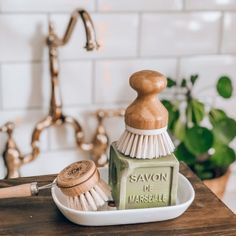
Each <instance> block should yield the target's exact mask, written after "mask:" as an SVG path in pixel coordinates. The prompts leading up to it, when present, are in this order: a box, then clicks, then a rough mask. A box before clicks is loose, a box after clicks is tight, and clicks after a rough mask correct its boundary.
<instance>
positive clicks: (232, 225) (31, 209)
mask: <svg viewBox="0 0 236 236" xmlns="http://www.w3.org/2000/svg"><path fill="white" fill-rule="evenodd" d="M181 172H182V173H183V174H184V175H185V176H186V177H187V178H188V179H189V180H190V182H191V183H192V185H193V187H194V189H195V191H196V197H195V200H194V202H193V204H192V205H191V206H190V208H189V209H188V210H187V211H186V212H185V213H184V214H183V215H182V216H180V217H179V218H177V219H174V220H168V221H163V222H155V223H146V224H136V225H122V226H106V227H86V226H79V225H75V224H73V223H71V222H69V221H68V220H67V219H66V218H65V217H64V216H63V215H62V214H61V213H60V212H59V210H58V209H57V207H56V206H55V204H54V203H53V200H52V197H51V195H50V191H49V190H46V191H43V192H41V193H40V195H39V196H36V197H29V198H24V199H3V200H0V235H129V236H131V235H132V236H133V235H138V236H140V235H149V236H151V235H168V236H169V235H191V236H192V235H201V236H204V235H214V236H217V235H224V236H226V235H236V215H234V214H233V213H232V212H231V211H230V210H229V209H228V208H227V207H226V206H225V205H224V204H223V203H222V202H221V201H220V200H219V199H218V198H217V197H216V196H215V195H214V194H213V193H212V192H211V191H210V190H209V189H208V188H207V187H206V186H205V185H204V184H203V183H202V182H201V181H200V180H199V179H198V178H197V177H196V176H195V175H194V174H193V173H192V172H191V171H190V170H189V168H188V167H187V166H186V165H185V164H182V163H181ZM54 178H55V175H48V176H38V177H27V178H18V179H11V180H1V181H0V187H7V186H12V185H16V184H22V183H27V182H33V181H38V182H39V185H43V184H48V183H49V182H51V181H52V180H53V179H54Z"/></svg>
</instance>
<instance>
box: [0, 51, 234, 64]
mask: <svg viewBox="0 0 236 236" xmlns="http://www.w3.org/2000/svg"><path fill="white" fill-rule="evenodd" d="M180 56H181V57H185V58H190V57H205V56H233V57H235V56H236V53H228V52H225V53H224V52H222V53H220V54H219V53H215V52H213V53H195V54H186V55H175V54H172V55H163V54H162V55H150V56H149V55H144V56H140V57H139V58H138V57H137V56H122V57H120V56H117V57H114V56H113V57H109V56H107V57H103V58H74V59H73V58H72V59H63V58H60V62H73V61H78V62H81V61H91V60H95V61H107V60H113V61H122V60H137V59H143V60H155V59H156V60H162V59H163V60H166V59H173V58H176V57H180ZM0 63H2V64H8V65H12V64H13V65H14V64H37V63H48V60H32V61H1V62H0Z"/></svg>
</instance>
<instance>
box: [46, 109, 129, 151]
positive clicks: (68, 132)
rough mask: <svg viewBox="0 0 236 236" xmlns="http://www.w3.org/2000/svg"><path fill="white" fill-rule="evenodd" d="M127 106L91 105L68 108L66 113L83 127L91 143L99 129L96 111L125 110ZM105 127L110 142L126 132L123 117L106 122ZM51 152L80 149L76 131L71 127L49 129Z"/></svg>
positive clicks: (86, 138) (87, 139) (108, 119)
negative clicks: (76, 139)
mask: <svg viewBox="0 0 236 236" xmlns="http://www.w3.org/2000/svg"><path fill="white" fill-rule="evenodd" d="M125 107H126V105H116V106H115V105H110V106H109V107H108V106H104V105H90V106H86V107H83V108H82V107H80V108H66V109H64V113H65V114H66V115H69V116H72V117H73V118H75V119H76V120H77V121H78V122H79V124H80V125H81V127H82V129H83V132H84V136H85V141H86V142H88V143H90V142H91V141H92V139H93V137H94V135H95V131H96V129H97V125H98V123H97V119H96V117H95V111H97V110H98V109H101V108H103V109H118V108H125ZM104 126H105V129H106V131H107V134H108V136H109V141H110V142H113V141H115V140H117V139H118V137H119V136H120V135H121V133H122V131H123V130H124V121H123V117H112V118H106V119H105V120H104ZM49 139H50V150H61V149H65V148H78V147H77V145H76V143H75V134H74V129H73V127H72V126H70V125H65V126H56V127H53V128H51V129H49Z"/></svg>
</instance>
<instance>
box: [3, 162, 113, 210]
mask: <svg viewBox="0 0 236 236" xmlns="http://www.w3.org/2000/svg"><path fill="white" fill-rule="evenodd" d="M54 185H57V186H58V187H59V188H60V190H61V191H62V192H63V194H64V195H66V197H67V207H69V208H73V209H77V210H83V211H96V210H97V209H98V208H99V207H101V206H103V205H104V204H105V202H106V201H108V200H109V199H110V196H111V190H110V187H109V186H108V185H107V184H106V183H105V182H104V181H103V180H102V179H101V178H100V174H99V171H98V169H97V168H96V165H95V163H94V162H93V161H91V160H83V161H79V162H75V163H73V164H71V165H69V166H68V167H66V168H65V169H63V170H62V171H61V172H60V173H59V174H58V176H57V178H56V181H54V182H53V183H50V184H48V185H45V186H41V187H38V184H37V183H36V182H34V183H28V184H22V185H18V186H13V187H7V188H0V199H1V198H12V197H28V196H33V195H37V194H38V192H39V191H40V190H42V189H47V188H51V187H53V186H54Z"/></svg>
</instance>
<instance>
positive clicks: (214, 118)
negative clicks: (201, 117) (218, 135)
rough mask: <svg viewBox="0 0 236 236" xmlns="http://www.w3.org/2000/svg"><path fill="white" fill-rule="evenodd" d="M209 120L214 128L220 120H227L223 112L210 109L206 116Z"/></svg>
mask: <svg viewBox="0 0 236 236" xmlns="http://www.w3.org/2000/svg"><path fill="white" fill-rule="evenodd" d="M208 116H209V120H210V122H211V124H212V125H213V126H214V125H215V124H216V123H217V122H219V121H220V120H223V119H224V118H227V115H226V114H225V112H224V111H223V110H221V109H214V108H212V109H211V110H210V112H209V114H208Z"/></svg>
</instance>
